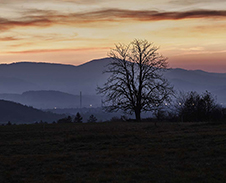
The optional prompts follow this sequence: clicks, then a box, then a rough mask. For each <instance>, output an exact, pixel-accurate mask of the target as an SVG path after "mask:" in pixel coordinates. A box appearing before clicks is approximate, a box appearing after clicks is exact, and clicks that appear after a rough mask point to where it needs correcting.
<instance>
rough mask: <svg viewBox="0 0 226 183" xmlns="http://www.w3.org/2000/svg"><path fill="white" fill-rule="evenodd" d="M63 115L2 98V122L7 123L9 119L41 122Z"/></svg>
mask: <svg viewBox="0 0 226 183" xmlns="http://www.w3.org/2000/svg"><path fill="white" fill-rule="evenodd" d="M62 117H64V116H63V115H59V114H54V113H50V112H43V111H41V110H38V109H35V108H33V107H28V106H24V105H21V104H19V103H15V102H10V101H5V100H0V124H6V123H7V122H8V121H10V122H11V123H16V124H18V123H34V122H40V121H41V120H42V121H44V122H53V121H56V120H58V119H60V118H62Z"/></svg>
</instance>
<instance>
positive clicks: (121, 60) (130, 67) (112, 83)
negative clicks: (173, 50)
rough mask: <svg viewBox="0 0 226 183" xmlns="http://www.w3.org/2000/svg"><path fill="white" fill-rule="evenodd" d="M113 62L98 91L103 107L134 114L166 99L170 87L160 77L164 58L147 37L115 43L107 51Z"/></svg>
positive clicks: (165, 62) (154, 107)
mask: <svg viewBox="0 0 226 183" xmlns="http://www.w3.org/2000/svg"><path fill="white" fill-rule="evenodd" d="M109 57H110V58H112V62H111V63H110V64H109V65H108V67H107V69H106V71H105V73H109V74H110V76H109V78H108V80H107V82H106V83H105V84H104V86H103V87H98V92H99V93H101V94H104V96H105V100H104V105H105V109H106V110H108V111H118V110H122V111H124V112H128V113H130V114H131V113H133V112H134V113H135V117H136V120H137V121H140V120H141V112H146V111H153V110H156V109H157V108H158V107H160V106H161V105H162V104H163V103H164V102H165V101H169V99H170V95H171V94H172V93H173V88H172V87H171V86H170V85H169V83H168V81H167V79H166V78H164V77H163V71H164V70H165V69H166V68H167V58H165V57H163V56H162V55H161V54H159V53H158V47H156V46H154V45H153V44H152V43H150V42H148V41H147V40H138V39H135V40H134V41H132V42H131V43H130V44H128V45H126V44H121V43H119V44H116V45H115V48H114V49H112V50H111V51H110V53H109Z"/></svg>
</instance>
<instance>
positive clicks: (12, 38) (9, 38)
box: [0, 36, 19, 41]
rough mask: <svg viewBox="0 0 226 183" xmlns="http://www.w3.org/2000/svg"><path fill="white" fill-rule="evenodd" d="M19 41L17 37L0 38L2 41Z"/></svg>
mask: <svg viewBox="0 0 226 183" xmlns="http://www.w3.org/2000/svg"><path fill="white" fill-rule="evenodd" d="M17 40H19V39H18V38H16V37H13V36H8V37H0V41H17Z"/></svg>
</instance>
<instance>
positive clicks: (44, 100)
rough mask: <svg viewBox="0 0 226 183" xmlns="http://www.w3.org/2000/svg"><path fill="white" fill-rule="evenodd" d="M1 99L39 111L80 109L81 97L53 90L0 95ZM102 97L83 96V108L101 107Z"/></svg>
mask: <svg viewBox="0 0 226 183" xmlns="http://www.w3.org/2000/svg"><path fill="white" fill-rule="evenodd" d="M0 99H4V100H9V101H14V102H18V103H21V104H25V105H27V106H33V107H35V108H38V109H51V108H52V109H53V108H79V107H80V96H79V95H72V94H68V93H65V92H60V91H53V90H41V91H27V92H24V93H22V94H0ZM100 103H101V97H100V96H97V95H82V107H90V105H92V107H97V106H100Z"/></svg>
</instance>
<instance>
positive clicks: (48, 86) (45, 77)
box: [0, 58, 226, 103]
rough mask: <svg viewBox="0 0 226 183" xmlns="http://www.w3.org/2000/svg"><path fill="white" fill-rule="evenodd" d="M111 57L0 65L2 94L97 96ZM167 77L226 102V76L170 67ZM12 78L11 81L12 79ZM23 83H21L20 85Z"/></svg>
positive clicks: (177, 86) (181, 87)
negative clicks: (45, 92) (48, 92)
mask: <svg viewBox="0 0 226 183" xmlns="http://www.w3.org/2000/svg"><path fill="white" fill-rule="evenodd" d="M110 61H111V59H110V58H102V59H95V60H91V61H89V62H86V63H83V64H81V65H78V66H74V65H70V64H55V63H48V62H41V63H39V62H17V63H15V62H14V63H12V64H8V65H7V67H3V66H4V65H5V64H0V81H1V80H2V81H4V80H7V79H8V80H11V82H5V83H4V82H0V94H1V93H15V94H21V93H23V92H26V91H42V90H54V91H60V92H65V93H68V94H73V95H79V93H80V92H82V93H83V95H96V88H97V86H102V85H103V83H105V82H106V80H107V78H108V76H109V75H108V74H103V71H104V70H105V69H106V65H108V63H110ZM164 76H165V77H166V78H167V79H168V80H169V81H170V82H171V83H172V85H173V86H174V88H175V89H176V90H183V91H191V90H195V91H198V92H205V91H206V90H208V91H210V92H212V93H213V94H215V93H216V94H217V96H218V98H220V100H221V101H219V102H220V103H226V97H225V96H224V93H226V73H213V72H206V71H202V70H186V69H181V68H169V69H167V70H166V72H165V73H164ZM9 78H10V79H9ZM18 81H20V84H19V85H18V84H16V83H17V82H18Z"/></svg>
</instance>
